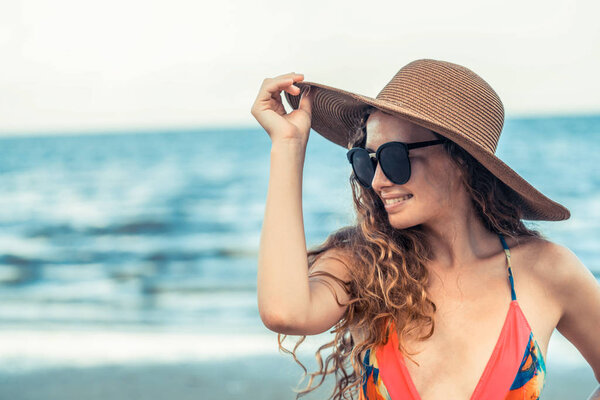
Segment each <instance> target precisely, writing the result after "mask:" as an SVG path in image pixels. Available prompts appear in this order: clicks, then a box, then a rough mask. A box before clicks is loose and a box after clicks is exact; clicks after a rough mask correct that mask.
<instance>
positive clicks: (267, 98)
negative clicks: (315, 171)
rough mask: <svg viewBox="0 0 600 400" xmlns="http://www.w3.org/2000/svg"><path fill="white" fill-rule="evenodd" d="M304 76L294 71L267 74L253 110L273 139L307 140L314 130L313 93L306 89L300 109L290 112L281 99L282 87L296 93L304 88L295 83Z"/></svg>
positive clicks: (273, 140) (293, 93)
mask: <svg viewBox="0 0 600 400" xmlns="http://www.w3.org/2000/svg"><path fill="white" fill-rule="evenodd" d="M303 79H304V75H303V74H296V73H294V72H291V73H289V74H284V75H279V76H277V77H275V78H265V80H263V83H262V85H261V87H260V90H259V92H258V95H257V96H256V100H255V101H254V104H253V105H252V109H251V113H252V115H253V116H254V118H256V120H257V121H258V123H259V124H260V125H261V126H262V127H263V128H264V129H265V131H267V133H268V134H269V136H270V137H271V142H275V141H279V140H290V139H291V140H296V141H299V142H300V143H303V144H306V143H307V142H308V135H309V132H310V123H311V115H312V114H311V105H312V102H311V101H312V100H311V98H310V93H306V90H304V92H303V93H302V96H301V98H300V104H299V106H298V109H296V110H293V111H292V112H290V113H289V114H287V113H286V111H285V108H284V107H283V103H282V102H281V91H282V90H285V91H286V92H288V93H290V94H292V95H298V94H300V88H299V87H298V86H295V85H294V83H296V82H300V81H302V80H303Z"/></svg>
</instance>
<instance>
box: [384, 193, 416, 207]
mask: <svg viewBox="0 0 600 400" xmlns="http://www.w3.org/2000/svg"><path fill="white" fill-rule="evenodd" d="M411 197H412V194H407V195H406V196H402V197H398V198H395V199H387V200H384V201H385V204H388V205H389V204H394V203H398V202H399V201H403V200H407V199H410V198H411Z"/></svg>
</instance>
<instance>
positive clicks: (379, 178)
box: [371, 163, 395, 192]
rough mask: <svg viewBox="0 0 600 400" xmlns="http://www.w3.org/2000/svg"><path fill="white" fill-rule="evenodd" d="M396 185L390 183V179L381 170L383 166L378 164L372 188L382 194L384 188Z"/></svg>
mask: <svg viewBox="0 0 600 400" xmlns="http://www.w3.org/2000/svg"><path fill="white" fill-rule="evenodd" d="M394 185H395V183H394V182H392V181H390V180H389V179H388V177H387V176H385V174H384V173H383V170H382V169H381V165H380V164H379V163H377V168H376V169H375V175H373V180H372V181H371V188H372V189H373V190H374V191H376V192H381V189H382V188H384V187H388V186H394Z"/></svg>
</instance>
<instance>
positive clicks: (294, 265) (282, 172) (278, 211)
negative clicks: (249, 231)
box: [251, 73, 347, 334]
mask: <svg viewBox="0 0 600 400" xmlns="http://www.w3.org/2000/svg"><path fill="white" fill-rule="evenodd" d="M303 78H304V77H303V76H302V75H301V74H295V73H291V74H285V75H281V76H278V77H276V78H267V79H265V80H264V81H263V84H262V86H261V88H260V90H259V93H258V95H257V98H256V101H255V102H254V104H253V106H252V110H251V111H252V115H253V116H254V117H255V118H256V119H257V121H258V122H259V123H260V124H261V126H262V127H263V128H265V131H266V132H267V133H268V134H269V136H270V137H271V142H272V143H271V166H270V176H269V188H268V192H267V202H266V208H265V216H264V220H263V226H262V231H261V236H260V248H259V255H258V277H257V278H258V280H257V289H258V309H259V313H260V317H261V319H262V321H263V323H264V324H265V326H267V327H268V328H269V329H271V330H273V331H276V332H280V333H285V334H314V333H319V332H323V331H324V330H326V329H328V328H329V327H331V326H333V324H334V323H335V322H336V321H338V320H339V319H340V317H341V316H342V314H343V312H344V310H345V308H344V307H340V306H339V305H338V304H337V301H336V299H335V296H334V295H332V293H331V292H329V290H328V287H327V284H326V283H325V284H324V283H323V282H327V280H328V279H329V281H331V278H322V279H319V278H320V277H319V278H316V279H315V278H313V279H309V276H308V273H309V271H308V256H307V251H306V239H305V234H304V223H303V218H302V172H303V167H304V156H305V152H306V145H307V142H308V136H309V132H310V126H311V119H312V114H311V105H312V96H311V94H310V92H308V93H306V92H305V93H302V96H301V98H300V104H299V107H298V109H296V110H294V111H292V112H291V113H289V114H287V113H286V111H285V109H284V107H283V104H282V103H281V94H280V92H281V91H282V90H285V91H288V92H290V93H293V94H296V95H297V94H299V92H300V89H299V88H298V87H297V86H295V85H294V82H297V81H301V80H303ZM329 255H330V256H331V255H332V254H331V253H330V254H329ZM317 269H319V270H325V271H327V272H330V273H332V274H333V275H334V276H338V277H340V278H341V279H343V280H344V281H346V280H347V279H344V278H347V276H344V275H343V272H340V271H342V270H343V269H344V264H343V263H342V262H340V261H339V260H337V259H336V258H335V257H323V255H322V256H321V257H320V258H319V260H317V261H316V262H315V264H314V265H313V270H317ZM334 287H335V286H334ZM335 291H336V293H337V294H339V297H340V298H341V301H345V300H347V297H344V293H343V290H342V288H341V287H339V286H338V287H337V288H336V289H335Z"/></svg>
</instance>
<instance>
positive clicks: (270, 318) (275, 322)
mask: <svg viewBox="0 0 600 400" xmlns="http://www.w3.org/2000/svg"><path fill="white" fill-rule="evenodd" d="M259 314H260V319H261V320H262V322H263V324H264V325H265V327H267V328H268V329H269V330H271V331H273V332H276V333H281V334H284V335H295V334H297V333H296V332H298V324H299V323H300V318H298V317H297V316H295V317H294V316H289V314H287V313H284V312H281V311H274V310H270V311H267V310H259Z"/></svg>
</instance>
